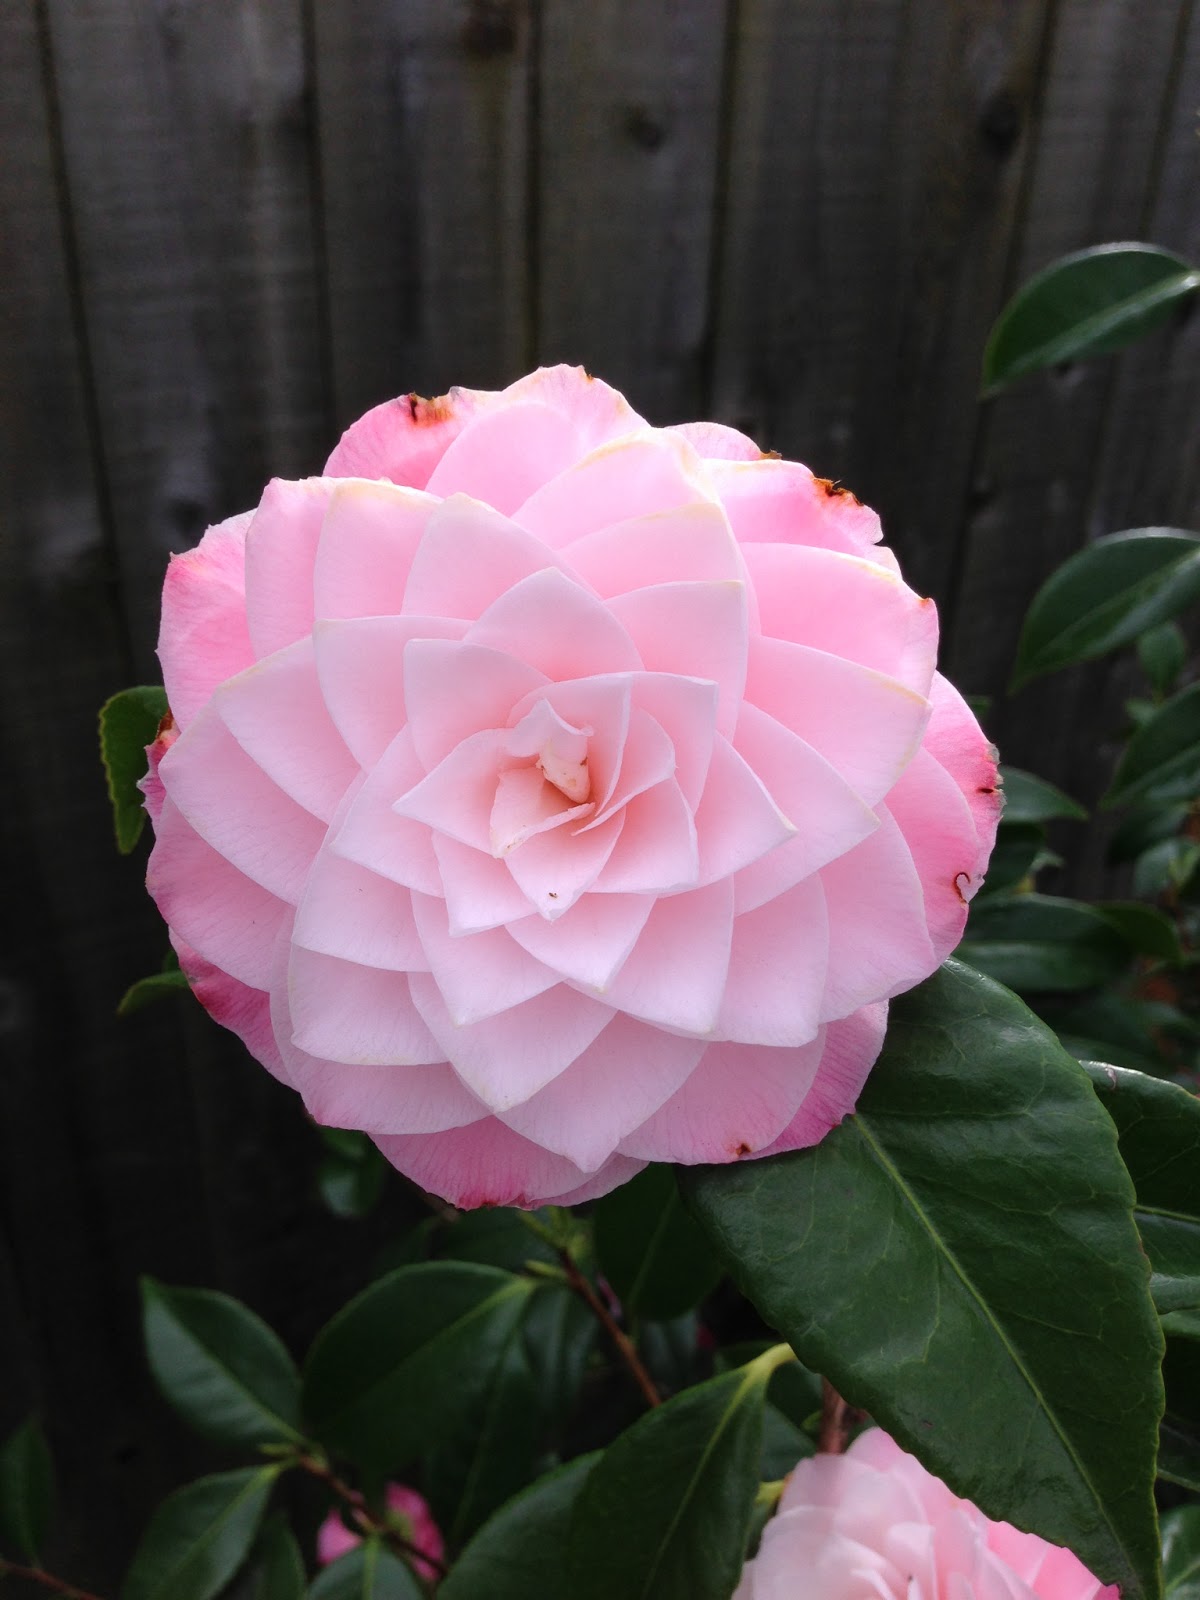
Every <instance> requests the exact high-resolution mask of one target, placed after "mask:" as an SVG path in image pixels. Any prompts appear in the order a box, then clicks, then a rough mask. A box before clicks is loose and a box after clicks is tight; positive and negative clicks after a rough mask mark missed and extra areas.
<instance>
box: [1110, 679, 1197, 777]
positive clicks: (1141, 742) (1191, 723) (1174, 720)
mask: <svg viewBox="0 0 1200 1600" xmlns="http://www.w3.org/2000/svg"><path fill="white" fill-rule="evenodd" d="M1198 791H1200V683H1193V684H1190V685H1189V686H1188V688H1186V689H1183V690H1181V691H1180V693H1179V694H1177V695H1175V696H1173V697H1172V699H1170V700H1168V701H1167V702H1166V703H1165V704H1164V705H1161V706H1159V707H1158V708H1157V710H1156V711H1155V713H1154V715H1153V716H1152V717H1151V718H1149V720H1148V721H1146V722H1144V723H1143V724H1142V726H1141V727H1140V728H1138V729H1137V731H1136V732H1135V733H1134V735H1133V737H1132V738H1131V739H1130V741H1129V743H1128V744H1127V745H1126V747H1125V753H1124V755H1122V757H1121V759H1120V761H1118V763H1117V770H1116V772H1115V773H1114V774H1113V781H1112V786H1111V787H1110V789H1109V791H1108V793H1107V794H1106V795H1105V796H1104V799H1103V800H1102V801H1101V804H1102V805H1104V806H1118V805H1126V804H1128V802H1129V801H1130V800H1142V799H1146V798H1148V797H1150V796H1151V795H1153V796H1154V797H1156V798H1158V799H1162V800H1178V799H1182V798H1185V797H1186V798H1189V799H1190V798H1191V797H1192V796H1193V795H1194V794H1196V793H1197V792H1198Z"/></svg>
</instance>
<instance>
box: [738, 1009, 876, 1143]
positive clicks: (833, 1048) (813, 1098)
mask: <svg viewBox="0 0 1200 1600" xmlns="http://www.w3.org/2000/svg"><path fill="white" fill-rule="evenodd" d="M887 1012H888V1008H887V1001H886V1000H880V1001H876V1002H875V1003H874V1004H873V1005H869V1006H864V1007H863V1008H862V1010H861V1011H856V1012H854V1014H853V1015H852V1016H849V1017H843V1018H842V1019H841V1020H840V1021H838V1022H827V1023H826V1024H825V1048H824V1051H823V1052H822V1054H821V1064H820V1066H819V1067H818V1069H817V1075H816V1077H815V1079H814V1080H813V1084H812V1088H811V1089H810V1090H809V1091H808V1093H807V1094H806V1096H805V1098H804V1103H803V1105H801V1107H800V1109H799V1110H798V1111H797V1112H796V1115H795V1116H794V1117H793V1118H792V1120H791V1121H790V1122H789V1123H788V1125H787V1127H786V1128H785V1129H784V1130H783V1132H782V1133H780V1134H779V1136H778V1138H776V1139H775V1140H774V1141H773V1142H772V1143H771V1144H770V1145H768V1146H767V1148H766V1149H764V1150H762V1151H761V1152H760V1154H762V1155H764V1156H773V1155H778V1154H779V1152H780V1151H782V1150H804V1149H807V1147H808V1146H809V1145H814V1144H819V1143H820V1142H821V1140H822V1139H823V1138H824V1137H825V1135H826V1134H827V1133H828V1132H829V1130H830V1129H831V1128H836V1127H837V1125H838V1123H839V1122H841V1120H842V1118H843V1117H848V1116H849V1115H850V1113H851V1112H852V1111H853V1110H854V1107H855V1106H856V1104H857V1103H858V1097H859V1095H860V1094H861V1093H862V1087H863V1084H864V1083H866V1081H867V1074H868V1073H869V1072H870V1070H871V1068H872V1067H873V1066H874V1065H875V1062H876V1060H877V1059H878V1057H879V1052H880V1050H882V1049H883V1036H884V1033H885V1031H886V1029H887Z"/></svg>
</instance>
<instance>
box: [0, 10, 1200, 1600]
mask: <svg viewBox="0 0 1200 1600" xmlns="http://www.w3.org/2000/svg"><path fill="white" fill-rule="evenodd" d="M1198 115H1200V6H1197V5H1196V4H1195V3H1194V0H0V296H2V297H3V310H2V312H0V327H2V329H3V341H2V348H3V356H2V358H0V438H2V444H0V450H2V458H0V459H2V466H0V539H2V541H3V546H2V557H0V559H2V568H0V579H2V582H0V593H2V602H0V603H2V604H3V618H2V622H0V644H2V648H3V668H4V695H3V713H2V715H3V721H2V723H0V741H2V744H0V748H2V751H3V760H4V763H5V771H6V777H7V781H6V787H5V791H4V806H3V825H4V832H5V841H6V843H5V849H6V856H5V862H6V875H5V880H4V883H5V891H6V893H5V899H6V912H7V918H8V926H9V933H10V937H9V941H8V949H7V954H6V955H5V958H4V964H3V970H2V973H0V1026H2V1027H3V1029H4V1034H5V1046H6V1049H5V1058H4V1061H3V1065H2V1066H0V1154H2V1157H3V1171H2V1174H0V1373H3V1375H4V1376H3V1379H2V1380H0V1427H7V1426H11V1425H13V1424H14V1423H15V1422H16V1421H17V1420H19V1418H20V1417H21V1416H22V1415H23V1413H24V1411H25V1410H26V1408H27V1407H28V1406H29V1405H30V1404H31V1403H36V1404H38V1405H39V1406H40V1407H41V1408H42V1411H43V1413H44V1414H45V1415H46V1417H47V1418H48V1421H49V1425H50V1429H51V1435H52V1439H53V1443H54V1446H55V1449H56V1452H57V1454H58V1456H59V1459H60V1463H61V1470H62V1477H63V1493H64V1498H65V1500H66V1502H67V1506H68V1512H67V1516H66V1521H65V1524H64V1529H65V1531H64V1536H63V1537H64V1550H65V1556H64V1559H65V1560H67V1561H68V1562H69V1563H70V1564H71V1566H72V1569H73V1571H74V1574H75V1576H76V1577H77V1578H78V1579H79V1580H80V1581H83V1582H87V1583H89V1585H108V1586H110V1587H111V1586H112V1584H113V1582H114V1574H115V1572H116V1571H117V1570H118V1569H119V1567H120V1564H121V1562H122V1561H123V1560H124V1559H125V1558H126V1556H127V1555H128V1552H129V1549H130V1545H131V1541H132V1538H133V1536H134V1532H135V1530H136V1528H137V1527H138V1526H139V1525H140V1522H141V1520H142V1519H143V1518H144V1516H145V1513H146V1510H147V1507H148V1505H149V1504H150V1503H151V1502H152V1501H153V1500H154V1499H155V1498H156V1497H157V1496H158V1495H159V1494H161V1493H162V1492H163V1491H164V1490H165V1489H166V1487H168V1486H169V1484H171V1483H172V1482H174V1481H178V1479H179V1478H181V1477H182V1476H183V1474H184V1473H185V1472H187V1471H189V1470H193V1469H195V1468H196V1467H197V1466H198V1464H199V1463H200V1462H201V1461H210V1460H211V1459H212V1457H211V1456H209V1455H206V1454H205V1453H204V1452H203V1451H202V1450H201V1449H200V1448H199V1447H197V1446H195V1445H193V1444H192V1443H190V1442H189V1441H188V1440H187V1439H186V1438H185V1436H184V1434H183V1433H182V1430H181V1429H179V1428H178V1427H176V1425H175V1424H174V1422H173V1421H172V1419H171V1418H169V1417H168V1416H167V1414H166V1411H165V1408H164V1407H163V1406H162V1405H161V1403H159V1402H157V1401H156V1400H155V1399H154V1398H153V1396H152V1395H151V1393H150V1390H149V1385H148V1383H147V1380H146V1377H145V1374H144V1369H143V1364H142V1361H141V1356H140V1352H139V1349H138V1344H137V1306H136V1293H135V1287H134V1283H135V1277H136V1274H137V1273H138V1272H142V1271H150V1272H154V1273H157V1274H160V1275H162V1276H163V1277H165V1278H167V1279H169V1280H170V1281H174V1282H180V1281H183V1282H195V1283H205V1284H211V1285H218V1286H222V1287H225V1288H227V1289H230V1290H232V1291H233V1292H235V1293H238V1294H241V1295H243V1296H245V1297H246V1298H247V1299H248V1300H249V1301H250V1302H251V1303H252V1304H254V1305H255V1306H256V1307H258V1309H259V1310H261V1311H262V1312H263V1313H264V1314H265V1315H267V1316H268V1317H269V1318H271V1319H272V1320H274V1321H275V1322H276V1323H277V1325H279V1326H280V1327H281V1329H282V1330H283V1332H284V1333H285V1335H286V1337H287V1338H288V1339H289V1340H291V1341H292V1342H293V1343H294V1344H296V1345H297V1346H302V1345H303V1343H304V1342H305V1340H306V1339H307V1337H308V1336H309V1334H310V1333H311V1331H312V1329H313V1328H314V1327H315V1325H316V1324H317V1323H318V1322H319V1321H320V1319H321V1317H322V1316H323V1315H324V1314H326V1313H327V1311H328V1310H329V1309H330V1308H331V1306H332V1305H333V1304H335V1303H336V1302H337V1300H338V1298H339V1296H341V1295H343V1294H344V1293H345V1292H346V1291H347V1289H348V1288H349V1287H351V1286H352V1285H354V1284H356V1283H358V1282H360V1281H362V1279H363V1277H364V1275H365V1273H366V1272H367V1270H368V1264H369V1259H370V1250H371V1248H373V1247H374V1246H375V1245H377V1244H378V1243H379V1241H380V1240H381V1239H382V1238H383V1237H384V1236H385V1235H386V1232H387V1226H388V1213H387V1212H385V1213H384V1215H383V1217H382V1218H381V1219H380V1220H379V1221H378V1222H376V1223H375V1224H374V1225H373V1226H371V1227H368V1228H366V1229H355V1228H353V1227H349V1226H347V1225H344V1224H338V1223H336V1222H334V1221H333V1220H332V1219H330V1218H328V1217H325V1216H323V1215H322V1214H321V1212H320V1209H319V1207H318V1205H317V1204H316V1202H315V1200H314V1198H313V1194H312V1187H313V1185H312V1169H313V1164H314V1161H315V1156H316V1141H315V1136H314V1135H313V1134H312V1132H311V1130H310V1129H309V1128H308V1127H307V1126H306V1125H305V1123H304V1121H303V1119H302V1118H301V1116H300V1114H299V1111H298V1108H297V1106H296V1104H295V1103H294V1102H293V1100H292V1099H291V1097H290V1096H288V1095H287V1094H285V1093H284V1092H283V1091H281V1090H279V1089H278V1088H277V1087H276V1086H275V1085H274V1084H273V1083H272V1082H271V1081H270V1080H269V1079H268V1078H267V1076H266V1074H264V1073H262V1072H260V1071H258V1070H256V1069H250V1068H248V1067H246V1066H245V1065H244V1063H243V1061H242V1059H241V1058H240V1056H239V1054H238V1052H237V1051H236V1050H235V1049H233V1048H231V1047H230V1046H229V1044H228V1043H227V1042H226V1041H224V1040H222V1039H221V1038H219V1037H218V1035H217V1031H216V1030H215V1029H213V1028H211V1027H210V1026H209V1025H208V1024H207V1023H206V1022H205V1021H204V1019H202V1018H200V1017H199V1016H197V1015H194V1014H192V1013H191V1012H189V1011H187V1010H186V1009H185V1008H183V1007H182V1006H181V1007H179V1008H178V1009H176V1008H173V1007H166V1008H164V1009H163V1010H160V1011H157V1012H150V1013H146V1014H145V1015H143V1016H141V1017H138V1018H135V1019H132V1020H131V1021H129V1022H124V1023H118V1022H117V1021H116V1020H115V1018H114V1015H113V1008H114V1005H115V1002H116V1000H117V998H118V996H119V995H120V993H121V992H122V990H123V988H124V986H125V985H126V984H127V983H128V982H130V981H131V980H132V979H134V978H136V977H138V976H139V975H141V974H142V973H144V972H147V971H150V970H152V969H153V968H154V967H155V966H156V965H157V962H158V959H159V955H160V953H161V950H162V948H163V941H162V933H161V929H160V928H159V927H158V926H157V925H156V921H155V917H154V914H153V912H152V909H151V908H150V906H149V904H148V902H147V901H146V900H145V897H144V895H143V892H142V890H141V887H140V882H139V880H140V867H139V865H138V863H137V862H132V863H131V862H122V861H120V860H118V859H117V858H116V856H115V854H114V852H113V850H112V847H111V843H110V836H109V825H108V820H107V816H106V813H105V803H104V798H103V794H102V786H101V782H100V776H99V772H98V769H97V765H96V759H95V750H94V721H95V711H96V707H97V705H98V704H99V703H100V701H101V700H102V699H103V698H104V697H105V696H107V695H108V694H110V693H111V692H112V691H113V690H114V689H116V688H118V687H119V686H122V685H124V684H126V683H128V682H131V681H148V680H150V679H151V678H153V676H154V673H155V662H154V657H153V654H152V647H153V641H154V635H155V627H156V604H157V593H158V588H159V584H160V581H161V577H162V572H163V567H164V564H165V561H166V557H167V554H168V552H169V551H171V550H178V549H180V548H183V547H185V546H187V545H190V544H191V543H193V542H194V541H195V539H196V538H197V537H198V535H199V534H200V532H201V531H202V530H203V528H204V526H205V525H206V523H208V522H210V521H213V520H215V519H217V518H219V517H222V516H225V515H227V514H229V513H230V512H233V511H236V510H240V509H243V508H245V507H247V506H249V505H250V504H252V503H253V502H254V501H255V499H256V498H257V494H258V491H259V489H260V487H261V485H262V484H263V482H264V481H265V480H266V478H267V477H268V476H270V475H272V474H279V475H284V476H288V475H302V474H306V473H310V472H313V471H315V470H318V469H319V467H320V464H321V463H322V462H323V460H324V458H325V455H326V453H327V451H328V449H329V447H330V446H331V444H332V442H333V441H334V439H335V438H336V436H337V434H338V432H339V430H340V429H341V428H342V427H343V426H344V425H345V424H346V423H347V422H348V421H349V420H350V419H351V418H353V417H354V416H355V415H356V414H358V413H359V412H361V411H362V410H363V409H364V408H365V407H366V406H368V405H370V404H372V403H373V402H375V401H378V400H380V399H382V398H384V397H385V396H388V395H391V394H393V393H397V392H400V391H402V390H408V389H417V390H420V391H422V392H426V393H437V392H440V391H442V390H444V389H445V388H447V387H448V386H449V385H450V384H452V383H456V382H462V383H467V384H471V385H475V386H490V385H496V384H502V383H504V382H505V381H507V380H509V379H511V378H512V377H514V376H515V375H517V374H518V373H520V372H521V371H523V370H525V369H527V368H528V367H530V366H531V365H534V364H536V363H537V362H542V361H560V360H568V361H575V362H583V363H585V364H586V365H588V366H589V367H590V368H591V369H593V370H594V371H596V372H598V373H600V374H601V375H603V376H605V377H607V378H608V379H610V380H611V381H612V382H615V383H616V384H618V385H619V386H621V387H623V388H624V389H625V390H626V391H627V392H628V393H629V395H630V397H631V399H632V401H633V402H634V404H635V405H636V406H637V407H638V408H639V409H641V410H642V411H644V413H645V414H647V415H648V416H649V417H650V418H651V419H652V420H655V421H669V420H680V419H684V418H689V417H696V416H704V415H715V416H717V417H720V418H723V419H726V420H728V421H732V422H734V423H736V424H738V425H739V426H741V427H743V428H746V429H748V430H749V431H750V432H751V433H753V434H754V435H755V437H756V438H757V439H759V441H760V442H761V443H763V444H764V446H771V447H774V448H776V449H778V450H781V451H783V452H784V453H785V454H789V455H794V456H798V457H799V458H800V459H803V460H805V461H807V462H809V463H810V465H812V466H813V467H814V468H815V469H816V470H817V471H818V472H820V473H821V474H822V475H824V476H826V477H836V478H840V479H842V480H843V481H844V482H845V483H847V484H848V485H849V486H850V487H852V488H853V489H855V490H856V491H857V492H858V493H859V495H860V496H861V497H862V498H863V499H865V500H867V501H869V502H870V503H872V504H873V505H875V506H876V507H878V508H879V509H880V510H881V512H882V513H883V516H884V522H885V527H886V528H887V530H888V534H889V537H890V540H891V542H892V543H893V545H894V546H895V548H896V549H897V550H898V552H899V554H900V556H901V558H902V560H903V562H904V565H905V569H906V572H907V574H908V576H909V578H910V580H911V581H912V582H913V583H914V585H915V586H916V587H918V588H920V589H923V590H924V591H926V592H928V593H932V594H933V595H934V596H935V597H936V598H937V599H938V601H939V604H940V606H941V612H942V619H943V630H944V638H945V658H946V660H947V661H948V663H949V666H950V669H951V671H952V672H953V673H954V674H955V676H956V677H957V679H958V680H959V682H960V683H961V684H962V685H963V687H965V688H966V689H968V690H973V691H990V692H993V693H995V692H998V691H999V690H1001V689H1002V687H1003V683H1004V679H1005V676H1006V672H1007V667H1008V663H1009V661H1010V659H1011V655H1012V650H1013V644H1014V641H1015V636H1016V631H1017V628H1018V625H1019V621H1020V617H1021V614H1022V612H1023V609H1024V607H1025V604H1026V602H1027V600H1028V598H1029V596H1030V595H1031V593H1032V592H1033V590H1034V588H1035V587H1036V585H1037V584H1038V582H1039V581H1040V579H1041V578H1042V577H1043V576H1044V575H1045V573H1046V572H1047V571H1048V570H1049V569H1050V567H1051V566H1053V565H1054V564H1055V563H1056V562H1057V561H1058V560H1060V559H1061V558H1062V557H1063V556H1064V555H1066V554H1067V553H1068V552H1069V551H1071V550H1072V549H1074V548H1076V547H1077V546H1078V545H1079V544H1080V543H1082V542H1083V541H1084V540H1085V539H1087V538H1089V537H1093V536H1095V535H1097V534H1099V533H1102V532H1105V531H1109V530H1113V529H1117V528H1121V527H1127V526H1135V525H1141V524H1148V523H1173V524H1178V525H1183V526H1187V525H1189V524H1191V525H1193V526H1194V525H1196V524H1197V523H1198V522H1200V452H1198V451H1197V426H1198V423H1200V359H1198V358H1200V318H1197V319H1193V322H1192V324H1191V325H1190V326H1189V327H1183V328H1176V329H1173V330H1170V331H1168V332H1165V333H1163V334H1162V335H1160V336H1157V337H1156V338H1155V339H1153V340H1152V341H1151V342H1149V343H1147V344H1145V345H1144V346H1141V347H1139V348H1138V349H1137V350H1136V351H1134V352H1133V353H1131V354H1129V355H1127V356H1125V357H1123V358H1122V359H1121V360H1119V361H1117V362H1112V361H1110V362H1108V363H1101V364H1095V365H1089V366H1084V367H1078V368H1071V369H1068V370H1064V371H1061V372H1059V373H1056V374H1054V375H1053V376H1051V377H1049V378H1047V379H1044V380H1041V381H1033V382H1029V383H1027V384H1026V385H1024V386H1023V387H1022V388H1020V389H1019V390H1017V391H1014V392H1013V393H1012V394H1011V395H1009V396H1006V397H1004V398H1002V399H1000V400H999V401H996V402H994V403H992V404H990V405H989V406H988V407H985V408H981V407H980V406H979V405H978V404H977V401H976V384H977V374H978V369H979V359H980V352H981V349H982V345H983V341H984V337H985V335H986V331H987V329H988V326H989V323H990V321H991V319H992V317H993V316H994V314H995V312H996V310H997V309H998V307H999V306H1000V304H1001V303H1002V301H1003V300H1004V298H1005V296H1006V294H1007V293H1008V292H1009V291H1010V290H1011V289H1012V288H1013V287H1014V286H1015V285H1016V284H1017V283H1018V282H1019V281H1020V280H1021V279H1022V278H1023V277H1025V276H1026V275H1027V274H1029V273H1030V272H1032V271H1033V270H1035V269H1036V268H1038V267H1039V266H1041V265H1042V264H1043V263H1044V262H1046V261H1047V260H1048V259H1050V258H1051V257H1053V256H1055V255H1056V254H1059V253H1061V252H1063V251H1066V250H1069V249H1072V248H1076V247H1078V246H1081V245H1084V244H1088V243H1093V242H1097V241H1101V240H1107V239H1114V238H1129V237H1134V238H1145V239H1149V240H1152V241H1155V242H1157V243H1160V244H1163V245H1167V246H1170V247H1174V248H1176V249H1179V250H1182V251H1184V252H1185V253H1190V255H1191V257H1192V258H1193V259H1196V258H1197V257H1200V205H1198V204H1197V196H1198V194H1200V137H1198V128H1200V123H1198ZM1110 676H1111V675H1110V674H1106V673H1104V672H1099V673H1093V674H1091V675H1089V676H1086V677H1082V676H1081V677H1077V678H1070V677H1068V678H1064V679H1063V680H1062V681H1061V682H1060V683H1054V684H1052V685H1051V686H1050V687H1049V688H1047V689H1038V690H1036V691H1033V692H1031V693H1028V694H1026V695H1025V696H1024V697H1023V698H1021V699H1019V700H1018V701H1016V702H1014V704H1013V705H1012V706H1009V705H1008V704H1007V703H1005V702H1003V701H1002V700H1001V701H998V702H997V704H996V706H995V708H994V711H993V717H992V720H993V731H994V733H995V734H996V736H997V737H998V738H999V739H1000V741H1001V743H1002V745H1003V747H1004V751H1005V754H1006V755H1007V756H1008V757H1009V758H1010V759H1013V760H1017V761H1019V762H1020V763H1021V764H1026V765H1033V766H1035V767H1037V768H1038V769H1039V770H1042V771H1043V772H1045V774H1046V775H1047V776H1050V777H1053V778H1055V779H1057V780H1058V781H1059V782H1062V783H1064V784H1065V785H1066V786H1067V787H1068V788H1070V789H1072V790H1073V791H1074V792H1076V793H1080V794H1082V796H1083V797H1084V798H1087V797H1088V796H1089V795H1090V794H1091V793H1094V791H1095V789H1096V786H1097V783H1098V781H1099V775H1100V773H1101V771H1102V768H1103V760H1104V752H1105V739H1106V737H1107V735H1108V732H1109V729H1110V726H1111V721H1112V715H1113V713H1112V706H1113V699H1112V693H1111V690H1110V687H1109V677H1110ZM1117 676H1118V680H1119V676H1120V675H1119V673H1118V675H1117ZM1094 854H1095V851H1094V849H1093V850H1092V856H1093V857H1094ZM1091 868H1094V860H1093V861H1092V863H1091ZM1091 868H1089V866H1088V859H1087V852H1085V862H1084V868H1083V869H1082V870H1085V871H1087V870H1091Z"/></svg>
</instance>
